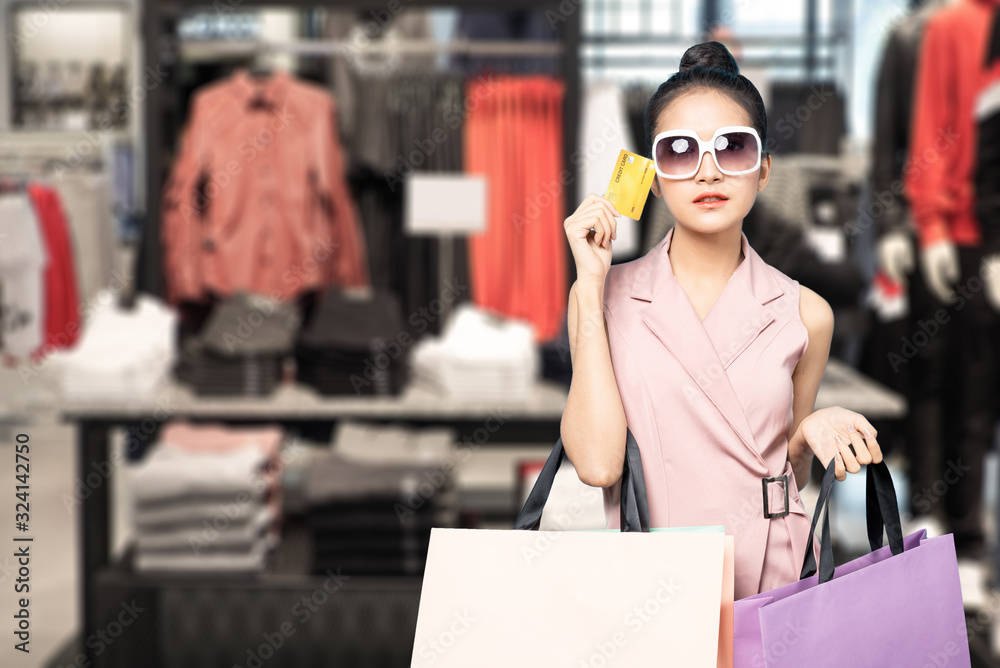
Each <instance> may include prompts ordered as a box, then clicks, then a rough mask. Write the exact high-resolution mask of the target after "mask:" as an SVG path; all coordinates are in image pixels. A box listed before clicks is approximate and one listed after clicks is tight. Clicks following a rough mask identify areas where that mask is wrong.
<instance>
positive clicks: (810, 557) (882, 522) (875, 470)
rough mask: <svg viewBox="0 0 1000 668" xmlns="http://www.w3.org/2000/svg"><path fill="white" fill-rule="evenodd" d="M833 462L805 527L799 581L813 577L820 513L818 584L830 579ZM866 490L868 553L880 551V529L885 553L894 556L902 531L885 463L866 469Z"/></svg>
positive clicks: (824, 473)
mask: <svg viewBox="0 0 1000 668" xmlns="http://www.w3.org/2000/svg"><path fill="white" fill-rule="evenodd" d="M836 467H837V464H836V458H834V459H831V460H830V463H829V464H827V466H826V471H824V472H823V482H822V483H821V484H820V488H819V498H818V499H816V510H815V512H814V513H813V518H812V524H811V525H810V527H809V538H808V541H807V542H806V555H805V558H804V559H803V561H802V573H801V574H800V575H799V579H805V578H808V577H812V576H813V575H815V573H816V569H817V565H816V556H815V554H813V536H815V534H816V523H817V521H818V520H819V515H820V512H823V511H825V512H823V528H822V536H821V537H820V541H819V546H820V553H819V583H820V584H823V583H824V582H829V581H830V580H832V579H833V573H834V562H833V541H832V540H830V495H831V492H832V491H833V483H834V481H835V480H836V479H837V478H836ZM867 469H868V470H867V471H866V474H867V477H868V480H867V488H866V493H865V503H866V515H867V518H866V519H867V523H868V544H869V546H870V547H871V549H872V550H873V551H874V550H877V549H879V548H880V547H882V528H883V527H885V530H886V534H887V535H888V536H889V546H890V547H889V549H890V550H891V551H892V553H893V554H894V555H897V554H900V553H902V552H903V529H902V523H901V522H900V518H899V505H898V503H897V501H896V488H895V486H894V485H893V484H892V476H891V475H890V473H889V467H888V466H886V463H885V461H881V462H879V463H878V464H868V465H867Z"/></svg>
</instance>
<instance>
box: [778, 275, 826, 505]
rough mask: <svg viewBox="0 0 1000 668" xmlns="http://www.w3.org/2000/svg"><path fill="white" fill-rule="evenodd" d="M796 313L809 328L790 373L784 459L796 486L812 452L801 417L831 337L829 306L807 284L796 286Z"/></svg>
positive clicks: (812, 399)
mask: <svg viewBox="0 0 1000 668" xmlns="http://www.w3.org/2000/svg"><path fill="white" fill-rule="evenodd" d="M799 316H800V317H801V318H802V324H804V325H805V326H806V331H807V332H809V343H808V345H807V346H806V351H805V352H804V353H803V354H802V358H801V359H800V360H799V363H798V364H797V365H796V367H795V371H794V372H793V373H792V385H793V388H794V389H793V395H794V399H793V401H792V428H791V432H790V433H791V434H792V436H791V437H790V438H789V440H788V461H790V462H791V463H792V470H793V471H795V480H796V482H797V483H798V486H799V489H802V488H803V487H805V486H806V484H807V483H808V482H809V475H810V471H811V469H812V459H813V452H812V450H811V449H810V448H809V446H808V445H807V444H806V440H805V437H804V436H803V435H802V429H801V426H802V421H803V420H804V419H805V418H806V417H807V416H809V415H810V414H812V412H813V408H814V407H815V405H816V394H817V393H818V392H819V384H820V381H821V380H823V370H824V369H826V362H827V359H828V358H829V356H830V340H831V339H832V338H833V309H831V308H830V305H829V304H827V302H826V300H825V299H823V298H822V297H820V296H819V295H818V294H816V293H815V292H813V291H812V290H810V289H809V288H807V287H804V286H802V287H801V288H800V290H799Z"/></svg>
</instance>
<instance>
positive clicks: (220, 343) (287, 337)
mask: <svg viewBox="0 0 1000 668" xmlns="http://www.w3.org/2000/svg"><path fill="white" fill-rule="evenodd" d="M299 320H300V318H299V314H298V310H297V307H296V306H295V305H294V304H292V303H289V302H276V301H274V300H272V299H269V298H267V297H261V296H257V295H250V294H246V293H238V294H235V295H233V296H231V297H229V298H227V299H226V300H224V301H223V302H221V303H220V304H219V305H218V306H216V307H215V309H213V311H212V314H211V315H210V316H209V318H208V321H207V322H206V323H205V326H204V328H203V329H202V331H200V332H199V333H198V334H197V335H195V336H192V337H188V338H187V339H186V340H185V341H184V342H183V343H182V345H181V350H180V361H179V363H178V365H177V368H176V375H177V379H178V380H180V381H181V382H183V383H186V384H188V385H190V386H191V387H192V389H193V390H194V392H195V394H199V395H214V396H219V395H246V396H265V395H268V394H270V393H271V392H273V391H274V390H275V389H276V388H277V387H278V385H280V384H281V378H282V362H283V359H284V358H285V357H286V356H287V355H289V354H291V352H292V349H293V342H294V340H295V335H296V333H297V332H298V327H299Z"/></svg>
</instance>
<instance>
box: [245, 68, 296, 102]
mask: <svg viewBox="0 0 1000 668" xmlns="http://www.w3.org/2000/svg"><path fill="white" fill-rule="evenodd" d="M232 83H233V88H234V90H235V91H236V94H237V96H238V97H239V98H240V100H241V101H243V102H244V103H246V104H248V105H249V104H253V103H255V101H259V102H260V103H262V104H263V105H264V106H265V107H268V108H270V109H272V110H275V109H278V108H280V107H281V105H282V103H283V102H284V100H285V96H286V95H287V93H288V88H289V86H290V85H291V78H290V76H289V74H288V72H286V71H285V70H282V69H278V70H275V71H274V72H273V73H271V74H270V75H268V76H265V77H260V78H257V77H252V76H250V72H249V71H247V69H246V68H245V67H241V68H239V69H237V70H236V71H235V72H233V75H232Z"/></svg>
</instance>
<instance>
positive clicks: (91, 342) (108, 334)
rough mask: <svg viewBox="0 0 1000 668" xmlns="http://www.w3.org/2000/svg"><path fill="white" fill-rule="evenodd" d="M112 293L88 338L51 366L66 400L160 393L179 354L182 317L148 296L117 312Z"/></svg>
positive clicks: (95, 311)
mask: <svg viewBox="0 0 1000 668" xmlns="http://www.w3.org/2000/svg"><path fill="white" fill-rule="evenodd" d="M113 301H114V299H113V297H112V295H111V294H110V293H102V296H101V297H100V298H98V299H96V300H95V304H94V307H93V308H92V310H91V312H90V314H89V317H88V318H87V322H86V324H85V325H84V330H83V334H82V336H81V337H80V340H79V342H78V343H77V345H76V346H75V347H74V348H72V349H70V350H60V351H55V352H53V353H52V354H51V355H50V356H49V358H48V361H47V368H48V369H51V370H52V376H51V377H52V378H53V379H54V380H55V384H56V387H57V390H58V392H59V393H60V394H61V395H62V396H63V397H65V398H67V399H74V400H102V401H135V400H136V399H139V398H149V397H153V396H154V395H156V393H157V392H158V391H159V390H161V389H162V388H163V387H164V386H165V384H166V382H167V380H168V378H169V376H170V369H171V367H172V366H173V365H174V363H175V361H176V358H177V353H176V346H175V344H174V329H175V328H176V325H177V313H176V311H174V310H173V309H171V308H169V307H167V306H165V305H164V304H163V303H162V302H160V301H159V300H156V299H154V298H152V297H148V296H146V295H142V296H140V297H139V298H138V299H137V300H136V304H135V308H133V309H131V310H126V309H122V308H118V307H117V306H116V305H115V304H114V303H113Z"/></svg>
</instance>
